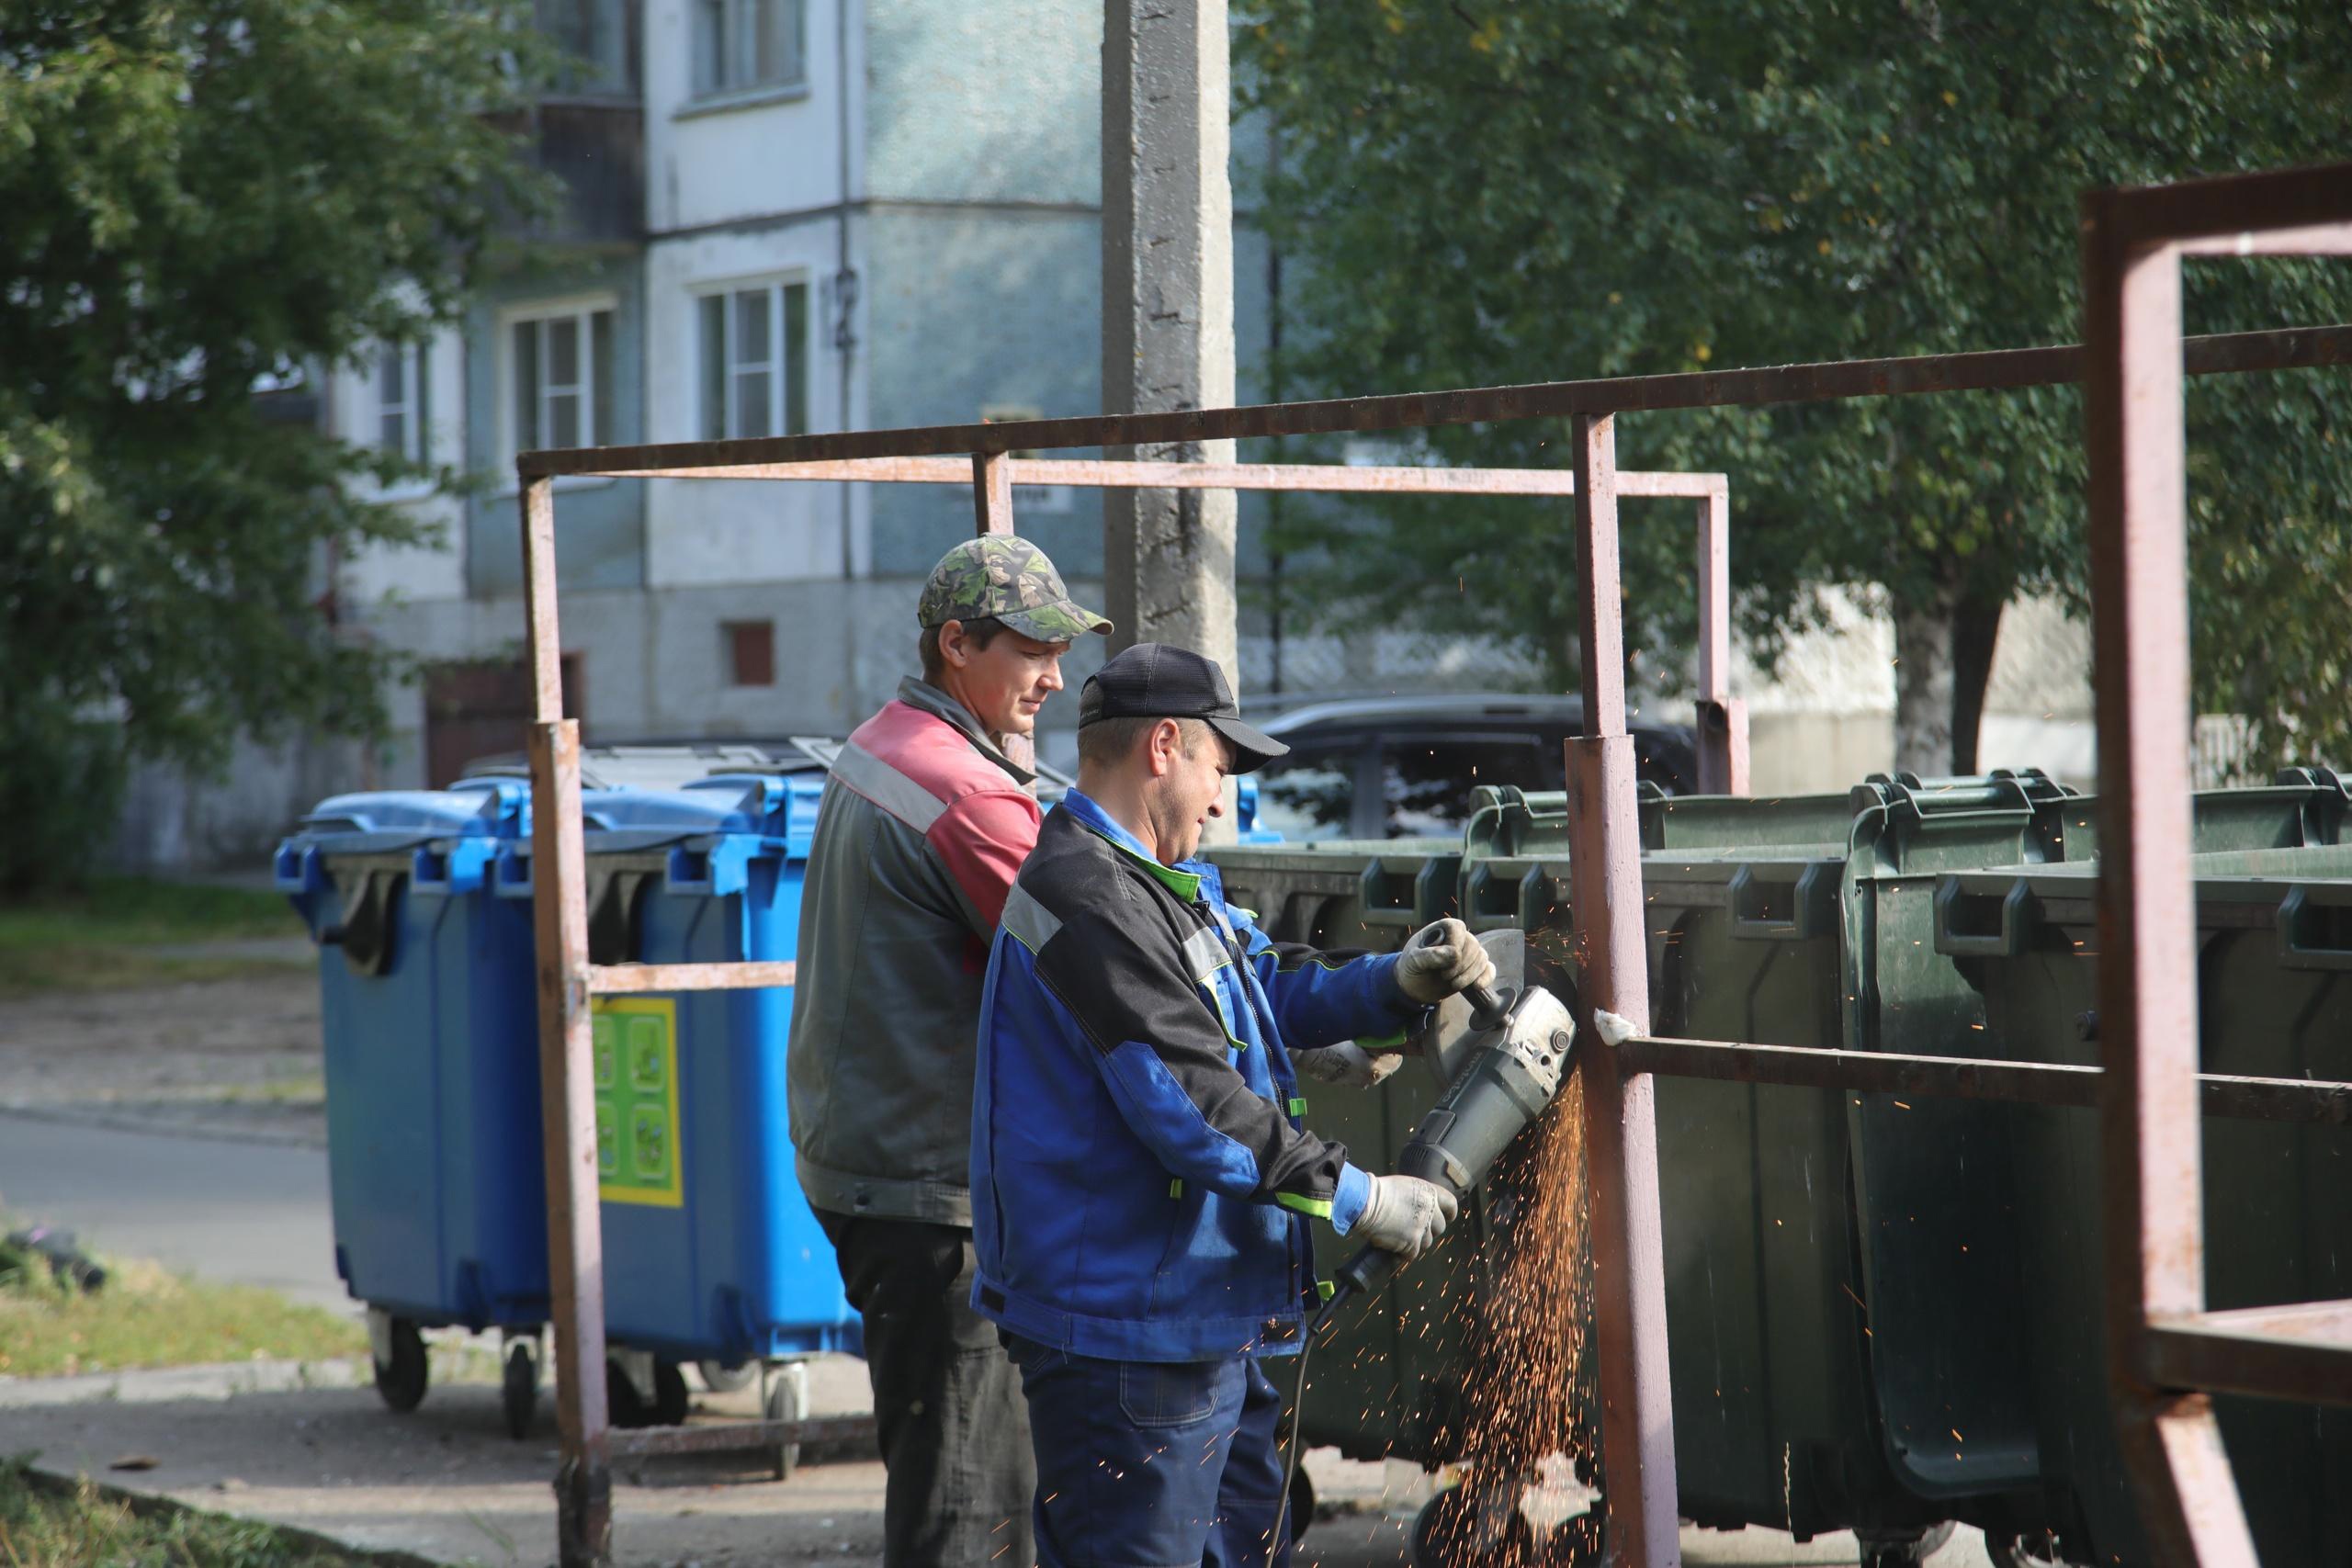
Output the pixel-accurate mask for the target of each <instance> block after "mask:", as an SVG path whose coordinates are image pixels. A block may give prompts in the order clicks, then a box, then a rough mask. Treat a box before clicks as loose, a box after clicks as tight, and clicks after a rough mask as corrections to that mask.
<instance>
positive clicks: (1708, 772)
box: [1698, 483, 1747, 795]
mask: <svg viewBox="0 0 2352 1568" xmlns="http://www.w3.org/2000/svg"><path fill="white" fill-rule="evenodd" d="M1698 709H1699V713H1698V718H1699V726H1698V728H1699V793H1700V794H1702V795H1746V794H1747V703H1746V702H1745V701H1744V700H1742V699H1741V698H1738V697H1735V696H1733V695H1732V694H1731V486H1730V485H1729V484H1728V483H1724V484H1719V485H1717V486H1716V487H1715V488H1714V489H1713V491H1710V492H1709V493H1708V494H1707V495H1705V496H1704V497H1702V499H1701V500H1700V502H1699V702H1698Z"/></svg>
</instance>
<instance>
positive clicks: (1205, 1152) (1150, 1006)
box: [972, 790, 1419, 1361]
mask: <svg viewBox="0 0 2352 1568" xmlns="http://www.w3.org/2000/svg"><path fill="white" fill-rule="evenodd" d="M1396 969H1397V958H1396V955H1394V954H1384V955H1379V956H1364V955H1349V954H1344V953H1317V952H1316V951H1314V950H1313V949H1311V948H1306V947H1299V946H1295V945H1293V944H1289V943H1282V942H1272V941H1270V940H1269V939H1268V938H1267V936H1266V935H1265V933H1264V932H1262V931H1259V930H1258V929H1257V927H1256V926H1255V925H1254V924H1252V923H1251V920H1250V915H1249V912H1248V911H1247V910H1243V909H1238V908H1234V907H1233V906H1231V905H1229V904H1227V902H1226V901H1225V897H1224V893H1223V888H1222V886H1221V885H1220V883H1219V882H1218V880H1217V872H1216V866H1214V865H1211V864H1209V863H1206V862H1204V861H1187V862H1184V863H1182V864H1179V865H1174V866H1168V865H1162V864H1160V863H1159V862H1158V861H1157V860H1155V859H1153V858H1152V856H1151V855H1150V854H1148V852H1146V851H1145V850H1144V848H1143V846H1142V844H1141V843H1140V842H1139V841H1138V840H1136V837H1135V835H1134V834H1132V833H1130V832H1128V831H1127V830H1126V829H1125V828H1123V827H1121V826H1120V825H1119V824H1118V823H1116V822H1114V821H1113V820H1112V819H1111V818H1109V817H1108V816H1106V815H1105V814H1104V813H1103V809H1102V807H1099V806H1097V805H1095V803H1094V802H1093V801H1091V800H1090V799H1088V798H1087V797H1086V796H1085V795H1083V794H1080V792H1078V791H1076V790H1073V791H1071V792H1070V793H1069V795H1067V796H1066V797H1065V798H1064V799H1063V801H1062V804H1061V805H1060V807H1058V808H1057V809H1056V810H1054V811H1052V812H1050V813H1048V814H1047V815H1046V820H1045V825H1044V826H1043V827H1042V828H1041V829H1039V831H1038V835H1037V847H1036V848H1035V850H1033V851H1032V852H1030V855H1029V858H1028V860H1027V861H1026V862H1025V863H1023V865H1022V868H1021V874H1020V876H1019V877H1018V878H1017V879H1016V880H1015V882H1014V883H1013V887H1012V895H1011V897H1009V898H1008V899H1007V900H1006V902H1005V906H1004V915H1003V919H1002V920H1001V922H1000V924H999V927H998V931H997V936H996V942H995V946H994V948H993V949H992V950H991V953H990V955H989V972H988V981H987V986H986V988H985V990H984V991H983V993H982V996H981V1000H980V1032H979V1054H978V1080H977V1083H976V1085H975V1090H974V1094H973V1102H972V1222H973V1243H974V1247H975V1248H976V1250H977V1252H978V1265H979V1267H978V1278H977V1280H976V1281H975V1283H974V1286H973V1292H972V1300H973V1304H974V1305H975V1306H976V1307H978V1310H979V1311H980V1313H981V1314H983V1315H985V1316H987V1317H989V1318H992V1319H994V1320H995V1321H996V1322H997V1323H1000V1324H1001V1325H1004V1326H1005V1327H1007V1328H1009V1329H1011V1330H1012V1332H1014V1333H1015V1334H1019V1335H1022V1336H1023V1337H1027V1338H1030V1339H1035V1340H1037V1341H1040V1342H1041V1343H1044V1344H1046V1345H1051V1346H1055V1347H1057V1348H1062V1349H1065V1350H1068V1351H1070V1352H1072V1353H1074V1354H1077V1355H1081V1356H1092V1357H1098V1358H1101V1359H1107V1360H1129V1361H1199V1360H1214V1359H1222V1358H1224V1357H1227V1356H1231V1355H1235V1354H1238V1353H1241V1352H1257V1353H1265V1352H1270V1351H1282V1350H1285V1349H1295V1348H1296V1345H1297V1339H1298V1334H1299V1324H1300V1317H1301V1313H1302V1310H1303V1309H1304V1308H1305V1307H1306V1305H1307V1304H1308V1303H1311V1302H1313V1301H1314V1300H1316V1299H1317V1284H1316V1280H1315V1264H1314V1256H1315V1255H1314V1249H1313V1245H1312V1238H1311V1236H1310V1235H1309V1232H1308V1229H1307V1227H1308V1224H1309V1223H1310V1220H1311V1219H1323V1220H1328V1221H1329V1223H1330V1224H1332V1226H1333V1227H1334V1228H1335V1229H1336V1230H1338V1231H1339V1232H1340V1233H1341V1234H1342V1235H1344V1234H1345V1233H1346V1232H1347V1230H1348V1229H1349V1227H1351V1225H1352V1224H1354V1223H1355V1220H1356V1217H1357V1216H1358V1215H1360V1214H1361V1213H1363V1206H1364V1201H1365V1199H1366V1198H1367V1197H1368V1196H1369V1195H1370V1192H1371V1185H1372V1184H1371V1178H1370V1177H1369V1176H1368V1175H1367V1174H1366V1173H1365V1172H1364V1171H1363V1170H1361V1169H1359V1168H1356V1167H1355V1166H1353V1165H1351V1164H1350V1163H1349V1162H1348V1157H1347V1150H1346V1149H1345V1148H1343V1147H1342V1146H1341V1145H1338V1144H1335V1143H1331V1142H1329V1141H1327V1140H1325V1139H1322V1138H1318V1137H1317V1136H1316V1135H1315V1134H1312V1133H1310V1132H1308V1131H1307V1130H1306V1127H1305V1126H1304V1125H1303V1123H1302V1121H1301V1115H1302V1113H1303V1112H1304V1111H1305V1110H1306V1104H1305V1102H1304V1101H1303V1100H1300V1099H1299V1097H1298V1080H1297V1077H1296V1076H1295V1073H1294V1072H1293V1071H1292V1067H1291V1060H1290V1052H1291V1051H1293V1050H1298V1051H1307V1050H1314V1049H1318V1048H1322V1047H1327V1046H1330V1045H1334V1044H1337V1043H1340V1042H1342V1041H1346V1040H1350V1039H1355V1038H1360V1037H1372V1038H1376V1037H1381V1036H1390V1035H1394V1034H1396V1033H1397V1032H1399V1031H1400V1030H1401V1029H1403V1028H1405V1027H1406V1026H1407V1025H1408V1024H1409V1023H1410V1022H1411V1021H1413V1020H1414V1019H1415V1018H1416V1017H1417V1016H1418V1014H1419V1007H1418V1006H1417V1005H1416V1004H1414V1003H1413V1002H1411V1001H1409V1000H1408V999H1407V998H1406V997H1405V996H1404V994H1403V993H1402V992H1401V991H1399V990H1398V989H1397V975H1396Z"/></svg>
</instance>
